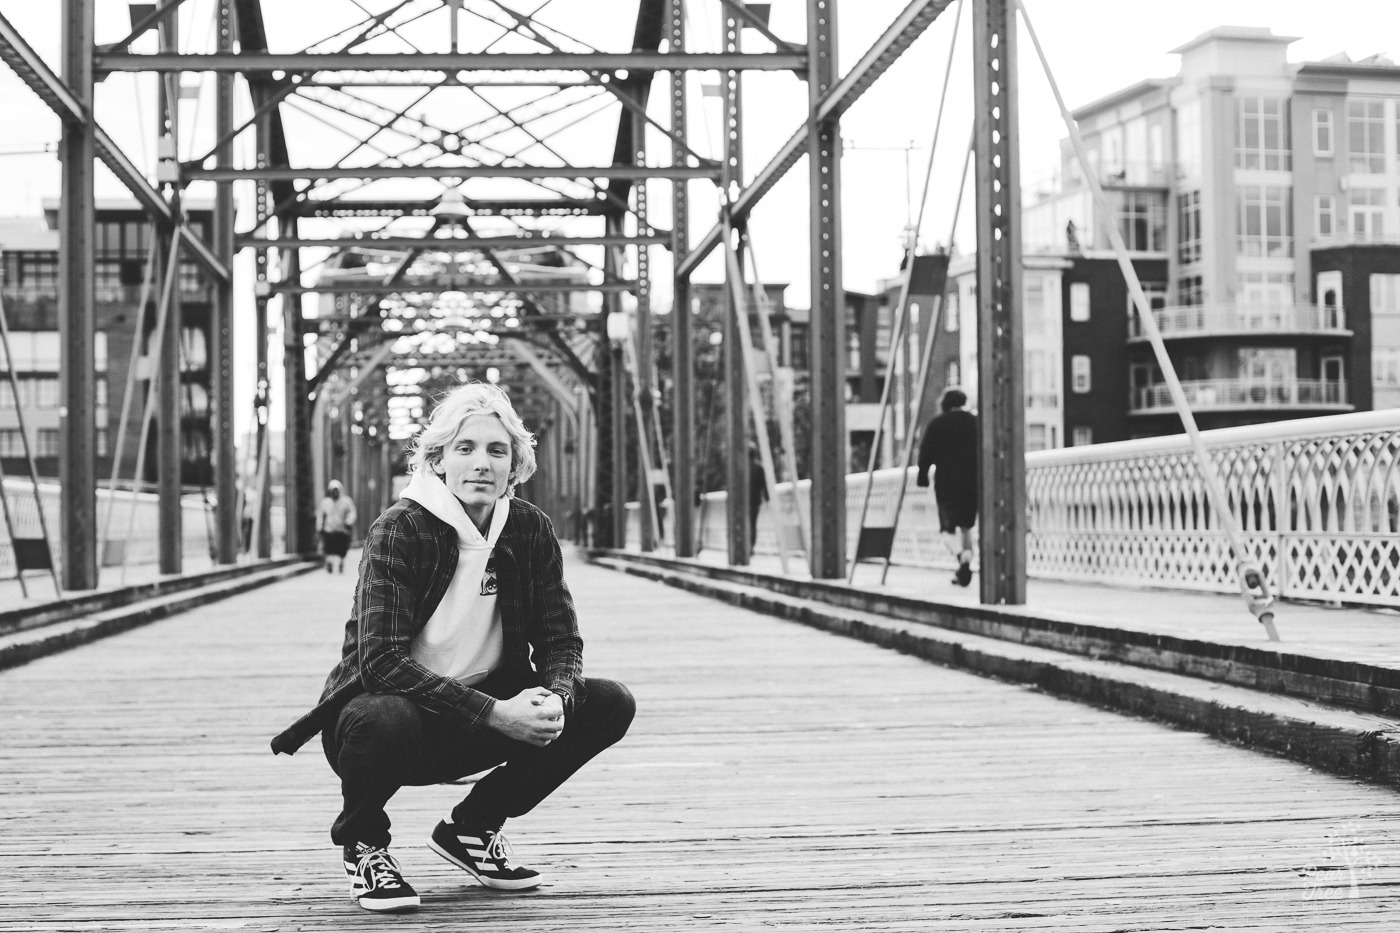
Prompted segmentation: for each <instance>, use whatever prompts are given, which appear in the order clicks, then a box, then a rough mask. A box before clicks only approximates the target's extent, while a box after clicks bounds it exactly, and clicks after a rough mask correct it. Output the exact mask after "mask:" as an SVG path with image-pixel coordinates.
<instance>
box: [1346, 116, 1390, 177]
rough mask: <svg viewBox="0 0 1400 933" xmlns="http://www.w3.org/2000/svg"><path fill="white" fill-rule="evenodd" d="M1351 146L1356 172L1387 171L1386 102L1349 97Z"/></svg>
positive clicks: (1348, 127) (1353, 167)
mask: <svg viewBox="0 0 1400 933" xmlns="http://www.w3.org/2000/svg"><path fill="white" fill-rule="evenodd" d="M1347 148H1348V150H1349V152H1348V155H1349V157H1350V161H1349V162H1348V166H1349V167H1350V169H1351V170H1352V171H1353V172H1365V173H1367V174H1371V175H1379V174H1381V173H1382V172H1384V171H1385V103H1384V102H1383V101H1379V100H1365V99H1361V100H1356V99H1353V100H1349V101H1347Z"/></svg>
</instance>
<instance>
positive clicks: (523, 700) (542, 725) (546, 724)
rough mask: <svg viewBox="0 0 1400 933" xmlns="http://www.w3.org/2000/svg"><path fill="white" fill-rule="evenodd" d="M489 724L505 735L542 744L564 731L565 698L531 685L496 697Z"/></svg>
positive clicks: (521, 740) (519, 740)
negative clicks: (512, 694) (515, 692)
mask: <svg viewBox="0 0 1400 933" xmlns="http://www.w3.org/2000/svg"><path fill="white" fill-rule="evenodd" d="M486 725H488V726H489V727H491V728H492V729H495V730H496V731H497V732H499V733H501V734H502V735H504V736H505V737H506V738H509V739H515V740H516V741H517V742H526V743H528V744H530V745H537V746H540V747H543V746H545V745H548V744H549V743H550V742H553V741H554V740H555V739H557V738H559V734H560V733H561V732H563V731H564V701H563V700H561V699H560V698H559V697H558V696H556V695H555V694H553V693H550V692H549V691H548V690H546V689H545V688H543V687H528V688H526V689H524V690H521V691H520V692H519V693H517V694H516V695H515V696H513V697H511V698H510V699H508V700H497V701H496V703H495V705H494V706H492V707H491V713H490V715H489V716H488V717H487V719H486Z"/></svg>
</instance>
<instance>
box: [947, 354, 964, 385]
mask: <svg viewBox="0 0 1400 933" xmlns="http://www.w3.org/2000/svg"><path fill="white" fill-rule="evenodd" d="M943 385H944V387H945V388H952V387H953V386H957V385H962V367H961V366H959V365H958V361H957V360H952V361H951V362H949V363H948V376H947V378H946V379H944V380H943Z"/></svg>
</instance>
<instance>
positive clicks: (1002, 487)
mask: <svg viewBox="0 0 1400 933" xmlns="http://www.w3.org/2000/svg"><path fill="white" fill-rule="evenodd" d="M973 10H974V17H973V86H974V90H975V97H974V105H975V106H974V112H975V118H974V119H975V120H976V126H975V132H974V135H975V140H974V145H975V148H976V159H975V161H976V163H977V188H976V190H977V355H978V360H977V369H978V374H977V381H978V393H977V394H978V400H977V404H978V410H979V415H980V417H979V429H980V431H981V442H982V459H981V476H980V479H981V507H980V511H979V513H978V521H979V523H980V526H981V530H980V533H979V537H980V539H981V550H982V555H981V574H980V578H981V595H982V602H984V603H1004V604H1010V605H1021V604H1023V603H1025V601H1026V439H1025V433H1026V421H1025V411H1024V408H1025V395H1024V392H1023V389H1022V382H1023V364H1022V333H1021V323H1020V314H1019V313H1018V308H1019V303H1020V301H1021V194H1020V192H1021V184H1020V166H1019V165H1018V158H1017V151H1016V147H1017V145H1018V143H1017V134H1016V97H1017V95H1016V20H1015V16H1016V13H1015V2H1014V0H975V3H974V5H973Z"/></svg>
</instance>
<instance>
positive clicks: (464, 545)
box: [403, 473, 510, 686]
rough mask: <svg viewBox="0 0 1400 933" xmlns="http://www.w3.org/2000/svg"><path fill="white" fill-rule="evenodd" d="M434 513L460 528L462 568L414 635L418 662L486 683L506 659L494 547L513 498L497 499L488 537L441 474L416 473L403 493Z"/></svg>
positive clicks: (464, 680)
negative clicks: (492, 557)
mask: <svg viewBox="0 0 1400 933" xmlns="http://www.w3.org/2000/svg"><path fill="white" fill-rule="evenodd" d="M403 497H404V498H405V499H412V500H413V501H414V502H417V503H418V504H419V505H421V506H423V507H424V508H425V509H427V510H428V511H429V512H431V513H433V515H435V516H437V517H438V518H440V519H442V520H443V521H445V522H447V524H449V525H451V526H452V527H453V528H455V529H457V548H458V554H457V569H456V570H455V571H454V572H453V574H452V582H451V583H450V584H448V587H447V592H446V593H445V594H444V595H443V597H442V602H441V603H439V604H438V607H437V609H436V610H434V611H433V615H432V617H431V618H430V619H428V624H427V625H425V626H423V630H422V631H421V632H419V633H418V634H417V635H415V636H414V638H413V643H412V646H411V648H410V652H409V653H410V654H411V655H412V656H413V660H415V661H417V662H418V663H419V664H422V665H423V666H424V667H426V668H427V669H428V670H430V671H432V672H433V673H435V674H440V675H442V676H443V677H450V678H452V679H453V680H456V681H459V682H461V683H463V684H466V685H467V686H471V685H472V684H475V683H480V682H481V681H482V680H485V679H486V675H487V674H490V673H491V671H493V670H495V668H496V665H497V664H499V663H500V660H501V613H500V609H499V608H498V607H497V605H496V572H495V569H494V568H493V567H491V566H490V560H491V550H492V549H493V548H494V547H495V546H496V540H497V539H498V538H500V536H501V529H502V528H504V527H505V525H506V518H507V516H509V515H510V500H509V499H507V498H506V497H505V496H502V497H501V498H500V499H497V500H496V506H495V508H494V509H492V511H491V527H490V528H489V529H488V530H487V535H486V537H484V538H483V537H482V536H481V532H480V531H478V530H477V528H476V525H475V524H474V523H473V522H472V520H471V518H470V517H469V516H468V515H467V510H466V509H465V508H463V507H462V502H461V500H460V499H458V498H457V497H456V496H454V495H453V494H452V492H451V490H449V489H448V488H447V484H446V483H444V482H443V481H442V479H441V478H440V477H439V476H437V474H435V473H415V474H414V476H413V479H412V480H410V481H409V484H408V487H407V488H406V489H404V491H403Z"/></svg>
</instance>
